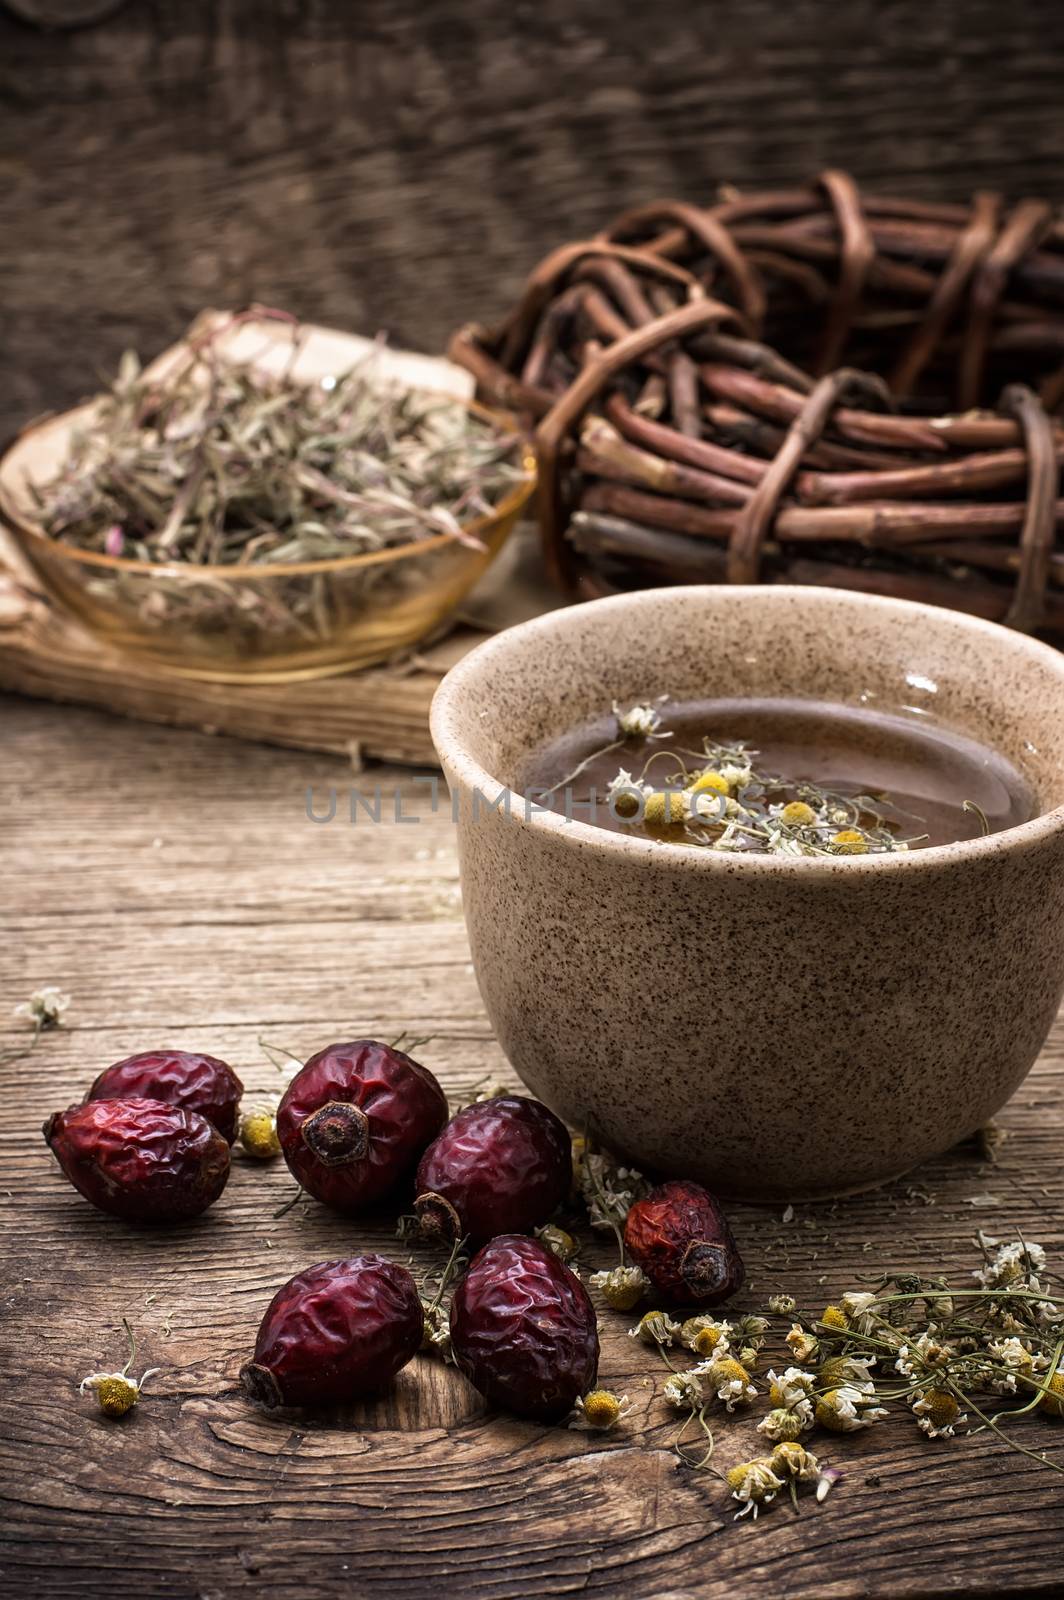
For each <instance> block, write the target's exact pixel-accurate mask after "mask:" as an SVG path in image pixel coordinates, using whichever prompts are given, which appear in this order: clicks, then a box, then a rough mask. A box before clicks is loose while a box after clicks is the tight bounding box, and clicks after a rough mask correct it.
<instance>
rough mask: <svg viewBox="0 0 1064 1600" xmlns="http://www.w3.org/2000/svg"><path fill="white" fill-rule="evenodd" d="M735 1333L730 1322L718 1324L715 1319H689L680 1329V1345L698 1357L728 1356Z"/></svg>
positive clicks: (702, 1316) (700, 1316) (704, 1317)
mask: <svg viewBox="0 0 1064 1600" xmlns="http://www.w3.org/2000/svg"><path fill="white" fill-rule="evenodd" d="M734 1332H735V1329H734V1327H733V1326H732V1324H731V1323H730V1322H718V1321H717V1320H716V1318H715V1317H708V1316H705V1315H704V1314H703V1315H698V1316H694V1317H688V1318H687V1320H686V1322H684V1324H683V1326H682V1327H681V1328H680V1343H681V1344H682V1345H684V1346H685V1348H686V1349H688V1350H693V1351H694V1353H695V1355H696V1356H715V1355H722V1356H723V1355H728V1354H729V1353H730V1350H731V1343H730V1341H731V1336H732V1334H733V1333H734Z"/></svg>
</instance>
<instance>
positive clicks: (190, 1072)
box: [85, 1050, 244, 1144]
mask: <svg viewBox="0 0 1064 1600" xmlns="http://www.w3.org/2000/svg"><path fill="white" fill-rule="evenodd" d="M243 1093H244V1085H243V1084H242V1083H241V1081H240V1079H239V1078H238V1077H237V1075H236V1073H235V1072H234V1071H233V1069H232V1067H230V1066H227V1065H226V1063H225V1062H224V1061H219V1060H218V1058H217V1057H216V1056H201V1055H195V1054H193V1053H192V1052H191V1051H188V1050H145V1051H143V1052H142V1053H141V1054H140V1055H135V1056H126V1058H125V1060H124V1061H116V1062H115V1064H114V1066H111V1067H105V1068H104V1070H103V1071H102V1072H101V1073H100V1076H99V1077H98V1078H97V1079H96V1082H95V1083H94V1084H93V1086H92V1088H91V1089H90V1090H89V1092H88V1094H87V1095H86V1096H85V1099H86V1100H129V1099H134V1098H135V1099H138V1100H162V1101H163V1102H164V1103H165V1104H166V1105H170V1106H180V1107H181V1109H182V1111H198V1112H199V1114H200V1116H201V1117H206V1118H207V1121H208V1122H213V1123H214V1126H215V1127H216V1128H217V1129H218V1132H219V1133H220V1134H221V1135H222V1138H223V1139H227V1140H228V1141H229V1143H230V1144H232V1142H233V1140H234V1139H235V1138H236V1129H237V1120H238V1114H239V1109H240V1096H241V1095H242V1094H243Z"/></svg>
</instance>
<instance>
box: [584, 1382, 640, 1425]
mask: <svg viewBox="0 0 1064 1600" xmlns="http://www.w3.org/2000/svg"><path fill="white" fill-rule="evenodd" d="M631 1409H632V1407H631V1405H630V1404H629V1400H628V1396H627V1395H626V1394H622V1395H617V1394H614V1393H613V1390H612V1389H592V1390H591V1393H590V1394H585V1395H582V1396H581V1398H580V1399H579V1400H578V1401H577V1402H576V1405H575V1406H574V1407H573V1411H572V1415H571V1417H570V1419H569V1426H570V1428H575V1429H577V1431H578V1432H581V1431H585V1430H593V1431H594V1432H595V1433H605V1432H606V1431H607V1430H608V1429H609V1428H613V1427H615V1426H616V1425H617V1423H618V1422H623V1420H624V1418H625V1417H626V1416H627V1415H628V1413H629V1412H630V1411H631Z"/></svg>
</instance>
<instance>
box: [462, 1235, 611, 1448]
mask: <svg viewBox="0 0 1064 1600" xmlns="http://www.w3.org/2000/svg"><path fill="white" fill-rule="evenodd" d="M451 1350H452V1352H453V1355H454V1359H455V1362H456V1363H457V1365H458V1367H459V1368H460V1370H461V1371H462V1372H464V1373H465V1375H466V1377H467V1378H468V1379H469V1381H470V1383H472V1384H473V1385H474V1386H475V1387H476V1388H477V1389H479V1390H480V1392H481V1394H482V1395H484V1396H485V1398H486V1399H488V1400H490V1401H492V1402H493V1403H494V1404H495V1405H498V1406H503V1407H505V1409H506V1410H507V1411H513V1412H516V1414H517V1415H518V1416H521V1417H532V1418H534V1419H535V1420H537V1421H540V1422H556V1421H558V1420H559V1419H560V1418H562V1417H564V1416H565V1415H566V1413H567V1412H569V1411H570V1410H571V1409H572V1407H573V1406H574V1405H575V1404H576V1401H577V1398H578V1397H579V1396H580V1395H582V1394H586V1392H587V1391H588V1390H589V1389H591V1388H593V1387H594V1383H595V1374H596V1372H597V1371H598V1357H599V1341H598V1324H597V1322H596V1320H595V1311H594V1307H593V1306H592V1304H591V1301H590V1300H589V1299H588V1297H587V1293H586V1291H585V1289H584V1286H583V1284H582V1283H581V1282H580V1279H579V1278H578V1277H577V1276H576V1275H575V1273H572V1272H570V1270H569V1268H568V1267H567V1266H566V1265H565V1264H564V1262H562V1261H559V1260H558V1257H557V1256H556V1255H554V1253H553V1252H552V1251H550V1250H545V1249H544V1248H543V1246H542V1245H541V1244H538V1243H537V1242H536V1240H535V1239H526V1238H522V1237H519V1236H518V1235H516V1234H510V1235H506V1236H504V1237H502V1238H499V1239H493V1240H492V1241H491V1243H490V1244H486V1245H485V1246H484V1248H483V1250H481V1251H480V1253H479V1254H478V1255H477V1256H475V1257H474V1258H473V1261H472V1263H471V1265H470V1268H469V1271H468V1272H467V1273H466V1274H465V1276H464V1277H463V1278H462V1279H461V1280H460V1281H459V1283H458V1286H457V1288H456V1289H455V1291H454V1297H453V1299H452V1301H451Z"/></svg>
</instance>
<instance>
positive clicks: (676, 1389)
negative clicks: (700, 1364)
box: [664, 1369, 705, 1411]
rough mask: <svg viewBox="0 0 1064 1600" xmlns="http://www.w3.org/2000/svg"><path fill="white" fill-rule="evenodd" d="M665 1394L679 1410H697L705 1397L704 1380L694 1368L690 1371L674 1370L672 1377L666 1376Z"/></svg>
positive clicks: (671, 1404)
mask: <svg viewBox="0 0 1064 1600" xmlns="http://www.w3.org/2000/svg"><path fill="white" fill-rule="evenodd" d="M664 1395H665V1398H666V1400H667V1401H668V1402H669V1404H670V1406H675V1407H676V1409H677V1411H697V1410H698V1408H699V1406H701V1404H702V1402H703V1400H704V1399H705V1395H704V1394H703V1392H702V1381H701V1379H700V1378H699V1376H698V1373H697V1372H695V1371H694V1370H693V1369H692V1370H690V1371H688V1372H674V1373H673V1374H672V1377H671V1378H666V1380H665V1388H664Z"/></svg>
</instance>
